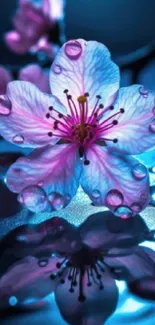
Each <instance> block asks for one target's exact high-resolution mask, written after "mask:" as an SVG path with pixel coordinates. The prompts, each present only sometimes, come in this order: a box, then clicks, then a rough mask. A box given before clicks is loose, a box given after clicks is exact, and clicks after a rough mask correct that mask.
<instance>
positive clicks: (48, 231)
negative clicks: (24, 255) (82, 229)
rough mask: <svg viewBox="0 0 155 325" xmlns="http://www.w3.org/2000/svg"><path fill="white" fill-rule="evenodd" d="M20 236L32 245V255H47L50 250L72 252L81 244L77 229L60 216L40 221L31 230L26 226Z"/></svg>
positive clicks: (79, 247) (78, 248) (49, 254)
mask: <svg viewBox="0 0 155 325" xmlns="http://www.w3.org/2000/svg"><path fill="white" fill-rule="evenodd" d="M18 237H19V236H18ZM20 237H21V239H22V241H23V239H24V241H25V242H26V243H27V244H28V246H30V245H31V246H32V245H33V246H34V247H33V255H34V256H44V257H45V256H46V257H49V256H51V253H52V252H59V253H62V252H63V253H73V252H76V251H79V250H80V249H81V245H82V244H81V238H80V234H79V231H78V229H77V228H75V227H74V226H72V225H71V224H70V223H69V222H67V221H66V220H64V219H62V218H60V217H53V218H52V219H50V220H47V221H45V222H43V223H41V224H40V225H38V226H37V227H36V229H35V230H33V231H32V230H31V228H27V230H25V231H24V233H23V234H22V233H21V234H20ZM19 239H20V238H19Z"/></svg>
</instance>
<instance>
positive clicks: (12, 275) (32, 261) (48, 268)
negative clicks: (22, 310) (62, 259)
mask: <svg viewBox="0 0 155 325" xmlns="http://www.w3.org/2000/svg"><path fill="white" fill-rule="evenodd" d="M58 261H59V259H58V258H49V259H37V258H35V257H32V256H28V257H27V258H25V259H23V260H20V261H19V262H17V263H15V264H14V265H13V266H12V267H10V268H9V269H8V271H7V272H6V273H5V274H4V275H3V276H2V277H1V278H0V293H2V294H0V305H1V307H2V306H4V307H6V306H7V304H8V299H9V297H10V296H15V297H16V298H17V300H18V302H19V304H22V303H23V302H24V301H25V300H26V299H29V298H39V299H42V298H44V297H45V296H46V295H48V294H49V293H51V292H52V291H53V290H54V288H55V285H56V282H55V281H51V279H50V275H51V273H52V272H55V271H56V270H57V267H56V263H57V262H58ZM5 288H7V290H5Z"/></svg>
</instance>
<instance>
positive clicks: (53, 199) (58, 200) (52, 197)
mask: <svg viewBox="0 0 155 325" xmlns="http://www.w3.org/2000/svg"><path fill="white" fill-rule="evenodd" d="M48 199H49V201H50V203H51V205H52V207H53V208H54V209H55V210H61V209H62V208H64V206H65V197H64V196H63V195H61V194H60V193H58V192H51V193H50V194H49V196H48Z"/></svg>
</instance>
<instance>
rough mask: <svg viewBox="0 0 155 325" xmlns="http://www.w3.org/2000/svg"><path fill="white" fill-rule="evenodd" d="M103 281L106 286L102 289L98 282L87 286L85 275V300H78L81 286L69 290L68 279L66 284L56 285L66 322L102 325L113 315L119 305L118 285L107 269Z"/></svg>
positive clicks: (57, 295)
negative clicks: (71, 290) (72, 290)
mask: <svg viewBox="0 0 155 325" xmlns="http://www.w3.org/2000/svg"><path fill="white" fill-rule="evenodd" d="M102 281H103V286H104V288H103V290H100V289H99V285H98V284H96V283H93V285H92V286H87V282H88V279H87V276H86V274H85V275H84V276H83V294H84V297H85V298H86V300H85V301H84V302H80V301H78V298H79V286H77V287H75V289H74V292H72V293H71V292H69V289H70V282H69V281H68V280H67V279H66V282H65V284H59V285H58V286H57V287H56V292H55V296H56V302H57V304H58V307H59V309H60V312H61V314H62V316H63V317H64V319H65V321H66V322H68V323H69V324H73V325H79V324H91V325H102V324H103V323H104V322H105V321H106V320H107V319H108V317H110V316H111V314H112V313H113V312H114V311H115V308H116V305H117V298H118V292H117V287H116V284H115V281H114V280H113V279H112V277H111V276H110V274H109V273H108V272H107V271H105V273H104V275H103V277H102Z"/></svg>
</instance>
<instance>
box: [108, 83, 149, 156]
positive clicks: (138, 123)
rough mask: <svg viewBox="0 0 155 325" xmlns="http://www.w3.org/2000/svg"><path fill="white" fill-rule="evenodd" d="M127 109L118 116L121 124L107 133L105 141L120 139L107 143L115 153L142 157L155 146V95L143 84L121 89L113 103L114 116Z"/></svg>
mask: <svg viewBox="0 0 155 325" xmlns="http://www.w3.org/2000/svg"><path fill="white" fill-rule="evenodd" d="M121 108H123V109H124V110H125V112H124V113H123V114H120V115H119V117H118V124H117V125H115V126H114V127H113V128H111V129H109V130H108V131H105V132H104V137H105V138H110V139H115V138H117V139H118V142H117V143H113V142H110V141H109V142H108V146H109V147H110V148H111V149H112V150H113V151H118V152H120V153H126V154H133V155H135V154H140V153H143V152H144V151H146V150H149V149H151V148H153V147H154V146H155V92H153V91H148V90H146V89H144V87H143V86H141V85H134V86H130V87H126V88H122V89H120V91H119V95H118V98H117V100H116V102H115V104H114V110H113V114H115V113H116V112H118V111H119V110H120V109H121Z"/></svg>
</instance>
